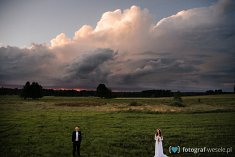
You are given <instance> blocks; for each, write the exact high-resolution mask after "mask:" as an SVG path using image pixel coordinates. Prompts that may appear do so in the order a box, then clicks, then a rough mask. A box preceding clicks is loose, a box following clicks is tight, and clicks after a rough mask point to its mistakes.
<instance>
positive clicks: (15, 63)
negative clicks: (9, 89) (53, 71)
mask: <svg viewBox="0 0 235 157" xmlns="http://www.w3.org/2000/svg"><path fill="white" fill-rule="evenodd" d="M53 58H54V56H53V54H51V53H50V52H49V49H48V48H47V47H46V46H43V45H36V44H34V45H32V48H30V49H28V48H25V49H21V48H17V47H10V46H8V47H1V48H0V63H1V66H0V80H1V84H4V83H5V82H7V83H14V84H17V83H18V84H22V83H24V82H25V81H27V80H37V81H39V80H44V79H48V75H47V72H48V70H49V71H50V64H51V62H52V61H53ZM44 81H46V80H44Z"/></svg>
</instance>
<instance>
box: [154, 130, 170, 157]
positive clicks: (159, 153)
mask: <svg viewBox="0 0 235 157" xmlns="http://www.w3.org/2000/svg"><path fill="white" fill-rule="evenodd" d="M155 140H156V143H155V156H154V157H167V156H166V155H165V154H163V147H162V141H163V136H162V133H161V130H160V129H157V130H156V134H155Z"/></svg>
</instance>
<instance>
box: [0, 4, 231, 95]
mask: <svg viewBox="0 0 235 157" xmlns="http://www.w3.org/2000/svg"><path fill="white" fill-rule="evenodd" d="M234 28H235V2H234V1H233V0H206V1H205V0H174V1H172V0H148V1H145V0H120V1H114V0H99V1H97V0H93V1H92V0H84V1H82V0H66V1H65V0H41V1H37V0H21V1H18V0H0V86H3V87H21V86H22V85H23V84H25V82H26V81H31V82H32V81H37V82H39V83H40V84H42V85H43V86H44V87H46V88H74V89H75V88H76V89H95V88H96V87H97V86H98V84H100V83H105V84H106V85H107V86H109V87H111V88H112V89H113V90H118V91H139V90H146V89H170V90H173V91H174V90H181V91H205V90H208V89H223V90H224V91H232V90H233V85H234V83H235V52H234V51H235V29H234Z"/></svg>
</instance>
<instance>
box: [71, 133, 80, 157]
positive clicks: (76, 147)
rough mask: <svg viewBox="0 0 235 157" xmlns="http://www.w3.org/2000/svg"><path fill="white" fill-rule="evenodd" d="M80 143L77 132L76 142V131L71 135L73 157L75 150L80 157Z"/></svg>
mask: <svg viewBox="0 0 235 157" xmlns="http://www.w3.org/2000/svg"><path fill="white" fill-rule="evenodd" d="M81 141H82V134H81V131H78V141H76V131H73V133H72V142H73V156H75V152H76V150H77V153H78V156H80V145H81Z"/></svg>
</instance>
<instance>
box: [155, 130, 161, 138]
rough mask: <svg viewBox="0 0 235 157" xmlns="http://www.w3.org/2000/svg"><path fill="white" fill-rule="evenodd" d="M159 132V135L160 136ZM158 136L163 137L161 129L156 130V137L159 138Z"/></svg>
mask: <svg viewBox="0 0 235 157" xmlns="http://www.w3.org/2000/svg"><path fill="white" fill-rule="evenodd" d="M158 130H159V134H158ZM158 135H159V136H160V137H162V132H161V130H160V129H157V130H156V136H158Z"/></svg>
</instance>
